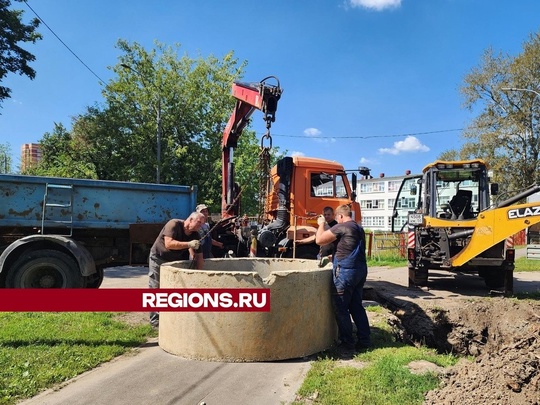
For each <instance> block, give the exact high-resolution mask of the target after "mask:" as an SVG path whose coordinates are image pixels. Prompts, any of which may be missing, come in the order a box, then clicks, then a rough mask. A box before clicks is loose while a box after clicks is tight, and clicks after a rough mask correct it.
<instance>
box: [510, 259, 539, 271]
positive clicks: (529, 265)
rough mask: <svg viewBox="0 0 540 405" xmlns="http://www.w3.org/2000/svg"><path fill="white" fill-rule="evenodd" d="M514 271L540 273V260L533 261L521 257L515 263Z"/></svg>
mask: <svg viewBox="0 0 540 405" xmlns="http://www.w3.org/2000/svg"><path fill="white" fill-rule="evenodd" d="M514 265H515V266H516V267H515V269H514V271H540V260H531V259H527V258H526V257H520V258H518V259H516V261H515V262H514Z"/></svg>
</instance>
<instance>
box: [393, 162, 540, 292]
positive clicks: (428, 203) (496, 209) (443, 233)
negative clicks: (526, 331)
mask: <svg viewBox="0 0 540 405" xmlns="http://www.w3.org/2000/svg"><path fill="white" fill-rule="evenodd" d="M498 189H499V187H498V184H497V183H491V182H490V178H489V168H488V165H487V164H486V162H484V161H483V160H481V159H474V160H464V161H442V160H437V161H435V162H433V163H430V164H428V165H427V166H426V167H424V169H423V171H422V174H420V175H410V176H407V177H405V178H404V180H403V182H402V184H401V187H400V190H399V192H398V196H397V198H396V201H395V204H394V212H393V217H392V230H393V231H394V232H397V231H401V232H403V231H405V230H407V231H408V245H407V259H408V262H409V263H408V268H409V286H410V287H413V286H426V285H427V284H428V276H429V271H430V270H437V269H443V270H448V271H455V272H476V273H477V274H478V275H479V276H480V277H482V278H483V279H484V281H485V284H486V286H487V287H489V288H490V289H493V290H497V291H502V292H504V293H505V294H506V295H510V294H512V293H513V272H514V260H515V249H514V244H513V236H514V235H515V234H516V233H517V232H519V231H521V230H523V229H526V228H528V227H529V226H531V225H533V224H536V223H540V202H532V203H522V204H518V202H520V201H522V200H524V199H526V197H528V196H530V195H532V194H534V193H536V192H538V191H540V186H539V185H533V186H531V187H529V188H527V189H526V190H525V191H522V192H520V193H518V194H516V195H514V196H512V197H510V198H507V199H505V200H503V201H501V202H494V200H495V196H497V195H498Z"/></svg>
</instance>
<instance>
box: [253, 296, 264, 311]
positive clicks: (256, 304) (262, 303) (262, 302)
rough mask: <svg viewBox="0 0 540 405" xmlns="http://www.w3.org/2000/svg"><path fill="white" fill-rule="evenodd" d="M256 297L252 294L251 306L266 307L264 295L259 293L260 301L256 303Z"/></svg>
mask: <svg viewBox="0 0 540 405" xmlns="http://www.w3.org/2000/svg"><path fill="white" fill-rule="evenodd" d="M257 295H258V294H257V293H253V305H255V307H256V308H264V307H265V306H266V294H265V293H260V295H261V300H260V301H257Z"/></svg>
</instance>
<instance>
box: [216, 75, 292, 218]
mask: <svg viewBox="0 0 540 405" xmlns="http://www.w3.org/2000/svg"><path fill="white" fill-rule="evenodd" d="M270 78H274V79H275V80H276V81H277V85H269V84H267V83H266V80H267V79H270ZM282 92H283V90H282V89H281V87H280V86H279V80H277V78H276V77H274V76H268V77H266V78H265V79H263V80H261V81H260V82H258V83H243V82H234V83H233V86H232V96H233V97H234V98H235V99H236V104H235V106H234V110H233V112H232V114H231V116H230V118H229V121H228V122H227V125H226V126H225V130H224V132H223V141H222V159H221V163H222V168H221V170H222V193H221V198H222V200H221V215H222V217H223V218H226V217H229V216H234V215H238V214H239V213H238V208H239V203H238V201H237V200H238V198H237V197H238V194H239V192H240V190H239V187H238V186H237V185H236V183H235V181H234V162H233V150H234V148H236V147H237V146H238V139H239V138H240V135H241V134H242V131H243V130H244V128H245V127H246V125H247V124H248V123H249V118H250V117H251V115H252V114H253V112H254V111H255V110H260V111H262V112H263V113H264V117H263V119H264V120H265V121H266V128H267V129H268V130H269V129H270V126H271V125H272V122H274V121H275V117H276V115H275V114H276V110H277V104H278V101H279V99H280V97H281V93H282Z"/></svg>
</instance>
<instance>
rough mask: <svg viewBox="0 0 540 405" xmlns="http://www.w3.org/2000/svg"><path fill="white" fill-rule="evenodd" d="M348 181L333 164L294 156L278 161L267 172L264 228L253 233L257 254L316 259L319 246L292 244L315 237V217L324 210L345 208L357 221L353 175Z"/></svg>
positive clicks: (359, 215) (341, 171)
mask: <svg viewBox="0 0 540 405" xmlns="http://www.w3.org/2000/svg"><path fill="white" fill-rule="evenodd" d="M351 178H352V180H351V182H349V178H348V176H347V173H346V171H345V169H344V168H343V166H342V165H341V164H339V163H337V162H334V161H330V160H325V159H317V158H307V157H298V156H297V157H285V158H282V159H281V160H279V161H278V163H277V164H276V166H274V167H273V168H272V170H271V175H270V185H269V188H268V189H269V193H268V198H267V200H266V207H265V221H264V222H265V223H266V225H265V226H263V227H262V229H260V230H259V231H258V233H257V241H258V246H259V249H258V253H259V254H261V253H262V252H261V250H262V251H264V252H272V255H274V256H280V257H296V258H305V259H316V258H317V254H318V252H319V246H317V245H316V244H315V243H309V244H305V245H298V246H297V245H296V243H295V242H296V241H298V240H301V239H305V238H308V237H310V236H312V235H314V234H315V233H316V231H317V216H319V215H321V214H322V212H323V209H324V208H325V207H332V208H333V209H336V208H337V207H338V206H339V205H342V204H349V205H350V206H351V209H352V212H353V218H354V220H355V221H357V222H358V221H360V220H361V214H360V205H359V204H358V202H357V201H356V174H354V173H353V174H352V177H351ZM351 184H352V185H351Z"/></svg>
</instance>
